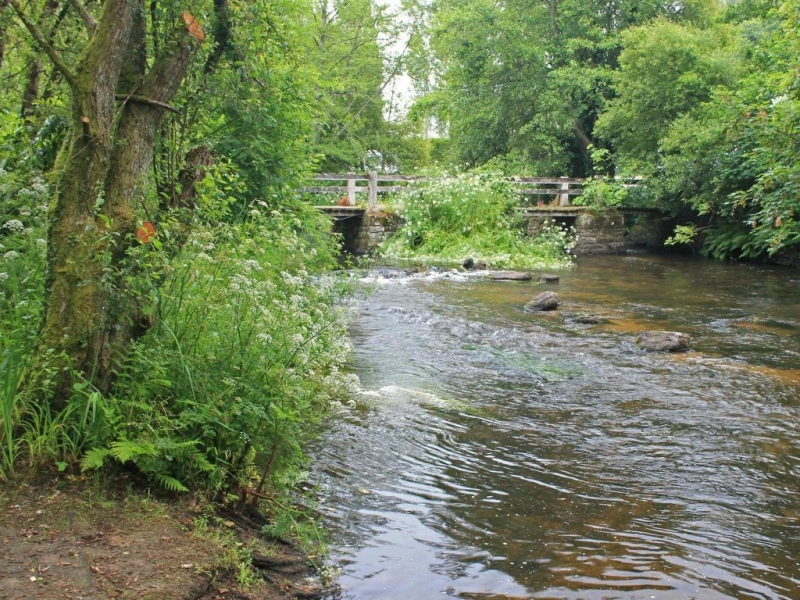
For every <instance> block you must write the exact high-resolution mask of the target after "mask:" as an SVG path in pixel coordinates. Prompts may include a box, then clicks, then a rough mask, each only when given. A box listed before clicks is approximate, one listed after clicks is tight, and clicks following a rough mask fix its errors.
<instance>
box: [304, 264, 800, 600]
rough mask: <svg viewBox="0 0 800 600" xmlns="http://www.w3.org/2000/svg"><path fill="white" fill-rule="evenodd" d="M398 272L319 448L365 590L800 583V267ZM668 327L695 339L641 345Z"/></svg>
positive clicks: (736, 592) (335, 547)
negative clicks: (678, 349)
mask: <svg viewBox="0 0 800 600" xmlns="http://www.w3.org/2000/svg"><path fill="white" fill-rule="evenodd" d="M379 273H380V272H379ZM397 274H398V273H397V272H387V271H384V272H383V275H379V274H378V275H375V276H372V277H369V278H367V284H366V285H368V286H369V287H370V288H372V292H371V294H370V295H369V296H368V297H367V298H366V299H365V300H364V301H363V302H362V303H361V307H360V311H359V316H358V318H357V319H356V320H355V322H354V324H353V326H352V337H353V341H354V345H355V352H354V356H353V360H352V369H353V371H354V372H355V373H356V374H357V375H358V376H359V378H360V381H361V388H362V392H361V393H360V394H359V395H358V397H357V398H356V402H355V403H354V405H353V406H351V407H349V408H346V409H343V410H342V411H341V413H340V414H338V415H337V416H336V418H335V419H333V420H332V423H331V425H330V427H329V428H328V430H327V431H326V432H325V434H324V435H323V437H322V439H321V440H319V441H318V442H317V444H316V446H315V448H314V449H313V452H312V460H313V464H314V473H313V479H314V481H315V483H316V484H317V485H318V489H319V494H320V509H321V511H322V513H323V514H324V515H326V525H327V526H328V527H329V528H330V530H331V532H332V534H331V535H332V557H331V560H332V561H333V562H335V563H337V564H339V565H340V566H341V569H342V572H341V577H340V579H339V582H340V584H341V587H342V591H341V596H340V597H341V598H343V599H354V600H368V599H369V600H377V599H403V600H428V599H434V598H465V599H482V600H490V599H491V600H499V599H509V598H536V599H544V598H547V599H571V600H577V599H582V600H601V599H603V600H606V599H612V598H614V599H616V598H619V599H626V600H634V599H637V600H638V599H648V600H649V599H657V600H664V599H679V598H687V599H688V598H692V599H696V600H712V599H713V600H719V599H727V598H769V599H773V598H774V599H793V600H794V599H798V598H800V273H799V272H797V271H789V270H781V269H772V268H768V267H762V266H753V265H731V264H720V263H714V262H710V261H704V260H699V259H698V260H693V259H689V258H685V259H684V258H675V257H659V256H650V255H629V256H613V257H585V258H581V259H579V261H578V263H577V266H576V267H575V268H573V269H570V270H568V271H564V272H560V273H558V274H559V275H560V276H561V280H560V282H559V283H558V284H543V283H537V282H536V281H535V279H534V281H533V282H525V283H520V282H496V281H488V280H486V279H485V278H484V277H480V276H475V275H472V276H469V275H463V274H456V273H455V272H452V273H439V274H421V275H414V276H401V277H396V275H397ZM545 290H552V291H556V292H557V293H558V294H559V296H560V299H561V305H560V307H559V310H558V311H556V312H554V313H540V314H531V313H526V312H524V311H523V310H522V307H523V305H524V304H525V303H526V302H527V301H528V300H530V299H531V298H532V297H533V296H535V295H536V294H537V293H539V292H540V291H545ZM575 314H591V315H594V316H596V317H598V318H599V320H600V323H597V324H594V325H589V324H581V323H578V322H576V321H575V319H574V315H575ZM662 329H665V330H671V331H681V332H685V333H688V334H690V335H691V336H692V344H691V351H690V352H687V353H682V354H657V353H646V352H642V351H640V350H639V349H638V348H637V347H636V344H635V339H636V335H637V334H638V333H640V332H643V331H648V330H662Z"/></svg>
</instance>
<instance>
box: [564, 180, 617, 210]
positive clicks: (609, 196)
mask: <svg viewBox="0 0 800 600" xmlns="http://www.w3.org/2000/svg"><path fill="white" fill-rule="evenodd" d="M627 199H628V188H627V187H626V186H625V185H623V184H620V183H616V182H614V180H608V179H592V180H591V181H587V182H586V185H585V186H584V187H583V194H582V195H581V196H578V197H577V198H575V200H573V202H572V203H573V204H575V205H576V206H594V207H597V208H606V207H614V208H619V207H620V206H622V205H624V204H626V200H627Z"/></svg>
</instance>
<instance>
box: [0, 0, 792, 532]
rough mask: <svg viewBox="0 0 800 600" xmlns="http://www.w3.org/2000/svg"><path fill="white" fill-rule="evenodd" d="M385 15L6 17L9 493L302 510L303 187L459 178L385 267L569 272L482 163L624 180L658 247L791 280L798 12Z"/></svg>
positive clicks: (554, 231) (0, 138)
mask: <svg viewBox="0 0 800 600" xmlns="http://www.w3.org/2000/svg"><path fill="white" fill-rule="evenodd" d="M403 11H404V14H405V17H407V18H404V19H399V18H396V17H397V15H396V14H393V13H392V12H391V10H389V9H387V8H385V7H380V6H378V5H377V3H374V2H372V1H370V0H349V1H347V2H344V1H339V0H314V1H309V2H292V1H288V0H255V1H254V2H249V3H246V4H241V3H229V2H227V1H225V0H220V1H215V2H211V1H210V0H198V1H197V2H192V3H191V5H182V4H179V3H177V2H175V1H174V0H154V1H153V2H150V3H149V4H147V5H146V4H145V3H144V2H143V0H106V1H105V2H103V3H84V2H80V1H79V0H73V1H71V2H62V1H61V0H47V1H45V0H34V1H31V2H26V3H24V4H23V3H20V2H19V1H18V0H6V1H5V2H0V353H1V354H0V382H2V387H1V388H0V478H2V479H3V480H17V481H19V480H20V479H24V478H26V477H29V476H31V474H32V473H33V474H39V475H41V474H48V475H51V474H56V473H64V475H65V476H76V475H75V474H76V473H79V472H81V471H82V470H83V471H84V472H86V473H89V472H93V471H96V470H100V469H101V468H103V469H106V471H103V472H107V471H108V470H110V471H113V470H115V469H116V468H121V469H122V470H133V471H135V472H136V473H137V474H138V475H139V476H143V478H144V479H143V480H144V481H145V482H147V483H146V485H153V486H155V487H159V488H162V489H166V490H168V491H170V492H173V493H177V492H180V491H184V490H189V491H190V492H196V493H202V494H206V495H209V496H213V497H216V498H218V499H222V500H223V501H233V500H234V499H235V500H236V501H237V502H238V503H239V505H244V504H248V503H250V502H254V501H255V499H258V500H259V501H263V502H262V505H264V506H266V505H269V506H270V507H271V508H272V509H274V510H276V511H278V512H280V510H283V513H281V515H282V516H281V515H279V516H275V518H274V519H273V521H272V523H271V526H272V527H278V528H284V525H285V524H286V523H291V522H293V521H296V520H297V519H295V518H294V515H293V514H292V512H291V510H284V509H288V508H290V507H291V505H292V503H291V502H289V501H287V500H286V499H285V495H286V494H288V493H289V490H291V489H292V487H293V485H294V484H295V483H296V482H298V481H300V480H302V479H303V477H304V464H303V453H302V447H303V442H304V441H305V440H306V439H307V437H308V436H309V435H310V434H311V433H312V432H313V430H314V428H315V425H316V424H317V423H319V422H320V421H321V420H322V419H323V418H324V417H325V415H326V414H328V413H327V411H328V409H329V407H330V406H332V405H334V404H335V403H336V402H337V401H339V400H340V399H343V398H346V397H347V393H348V389H349V388H350V387H352V385H353V381H351V380H350V379H348V377H347V376H346V375H345V373H344V371H343V369H342V366H343V364H344V361H345V360H346V355H347V351H348V342H347V333H346V323H347V318H348V308H347V306H348V302H349V299H350V298H351V297H352V294H353V289H352V288H351V287H350V285H349V283H348V282H346V281H344V280H342V279H339V278H337V277H335V276H333V275H332V271H333V270H334V268H335V267H336V266H337V265H336V261H335V255H336V254H337V248H336V245H335V241H334V240H333V239H332V238H331V237H330V236H329V235H328V230H329V224H328V223H327V222H325V221H324V219H323V218H322V217H321V216H320V215H317V214H316V213H314V212H313V211H311V210H310V209H309V208H308V207H307V206H304V205H302V204H301V203H300V202H299V201H298V200H297V196H296V193H295V191H294V190H296V189H297V188H299V187H301V185H302V184H303V182H304V181H305V180H306V178H307V176H308V174H310V173H312V172H313V171H314V170H328V171H344V170H363V169H366V168H374V169H382V168H385V169H387V170H399V171H401V172H403V173H412V172H421V171H422V170H424V169H431V168H435V166H436V165H435V163H437V162H438V163H439V164H440V165H441V167H439V168H447V169H449V170H450V171H452V172H459V173H461V174H460V175H456V176H452V177H449V178H446V179H445V180H443V181H442V182H441V183H440V184H432V185H431V186H430V187H429V188H426V189H423V190H421V191H420V192H418V193H416V194H409V195H407V196H406V197H403V198H399V199H398V206H399V207H400V208H399V210H401V211H402V212H403V214H404V216H405V217H406V219H407V220H408V226H407V228H406V229H405V230H404V231H403V232H402V233H401V234H400V235H399V236H397V237H396V238H395V239H394V240H392V241H391V242H389V244H388V245H387V246H386V248H385V252H386V253H387V255H389V256H400V257H417V258H425V259H426V260H427V259H435V260H446V261H453V260H458V261H461V260H463V259H464V258H467V257H469V256H473V257H475V258H478V259H483V260H486V261H487V262H490V263H492V264H494V265H496V266H519V267H539V266H542V267H544V266H547V267H550V266H557V265H567V264H568V263H569V256H568V251H569V249H570V244H571V239H570V235H571V234H570V233H569V232H568V231H561V230H560V229H558V228H551V229H550V230H547V231H544V232H543V233H542V234H541V235H540V236H539V237H538V238H536V239H534V240H525V239H524V236H522V235H521V233H522V232H521V230H520V223H519V222H518V221H517V220H516V219H515V217H514V214H513V211H512V210H511V196H510V195H509V194H508V191H507V190H506V189H505V188H504V187H503V184H502V183H501V181H500V178H499V177H498V176H495V175H491V174H490V173H492V172H495V171H497V172H502V174H503V175H536V176H565V175H569V176H593V175H597V176H603V175H609V174H611V173H617V174H626V175H632V176H642V177H643V178H644V179H643V180H642V182H641V185H640V186H638V188H637V192H636V195H637V197H636V199H635V201H636V203H637V205H649V206H654V207H657V208H659V209H662V210H665V211H667V212H669V213H671V214H672V215H674V216H675V218H676V219H677V220H678V222H680V224H681V226H680V227H679V228H678V229H677V230H676V232H675V235H674V236H673V241H674V242H675V243H678V244H688V245H691V246H692V247H693V248H695V249H698V250H700V251H701V252H705V253H707V254H711V255H713V256H715V257H717V258H731V257H733V258H736V257H742V258H748V259H759V260H760V259H767V258H768V259H772V260H785V261H786V262H791V261H792V256H793V253H794V254H796V252H797V249H798V247H800V229H799V228H800V219H798V216H797V210H798V206H797V188H798V181H800V175H799V174H798V173H799V171H798V163H797V161H796V156H797V154H798V140H800V137H798V135H797V124H798V122H799V120H800V85H798V81H799V80H798V78H799V77H800V74H798V71H797V68H796V66H797V65H796V62H797V61H796V57H797V56H798V53H799V52H800V32H799V30H798V27H797V22H798V18H799V17H800V8H798V6H797V3H796V2H789V1H786V2H780V1H778V0H740V1H739V2H734V3H723V2H718V1H717V0H689V1H686V2H681V3H674V2H662V1H659V0H648V1H646V2H626V1H623V2H616V3H608V2H605V1H600V0H598V1H594V0H593V1H589V2H587V1H585V0H563V1H560V2H534V3H530V2H519V1H517V0H508V1H503V2H501V1H498V0H480V1H479V2H470V3H467V4H465V3H463V2H461V1H459V0H443V1H441V2H436V3H432V4H431V3H424V2H416V1H414V0H410V1H409V2H406V3H404V5H403ZM403 28H405V30H406V33H407V34H408V35H409V37H408V38H407V47H406V51H405V52H403V53H401V54H399V55H398V54H397V53H393V52H392V51H391V50H390V45H391V41H392V40H394V39H397V35H398V32H399V31H400V30H401V29H403ZM403 71H405V72H407V73H408V74H409V75H410V76H411V78H412V80H413V81H414V86H415V89H416V91H417V92H418V97H417V98H416V100H415V102H414V104H413V106H412V107H411V109H410V110H409V112H408V114H407V115H406V116H405V117H403V118H396V117H397V114H398V113H397V111H396V110H395V108H396V107H395V106H392V103H391V100H389V99H388V98H393V97H394V96H391V95H390V94H388V90H389V89H391V86H392V81H393V77H394V76H395V75H397V74H398V73H401V72H403ZM388 116H392V117H393V118H388ZM432 125H435V126H436V127H437V129H438V131H439V132H440V133H441V134H442V137H434V138H432V137H430V136H428V135H426V131H429V130H430V127H431V126H432ZM590 190H591V191H592V193H591V194H589V195H588V197H587V198H586V199H585V201H586V202H590V203H593V204H596V205H599V206H616V205H618V204H620V203H622V202H625V203H628V202H630V201H632V199H631V198H630V197H629V195H628V191H626V190H625V189H623V188H620V187H618V186H615V184H614V183H613V182H605V181H604V182H600V183H597V184H595V185H594V186H593V187H590ZM281 507H283V508H281Z"/></svg>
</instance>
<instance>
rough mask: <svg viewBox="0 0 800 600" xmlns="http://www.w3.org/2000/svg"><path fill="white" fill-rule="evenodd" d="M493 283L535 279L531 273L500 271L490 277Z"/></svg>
mask: <svg viewBox="0 0 800 600" xmlns="http://www.w3.org/2000/svg"><path fill="white" fill-rule="evenodd" d="M489 279H491V280H492V281H530V280H531V279H533V277H532V276H531V274H530V273H523V272H521V271H499V272H497V273H492V274H491V275H489Z"/></svg>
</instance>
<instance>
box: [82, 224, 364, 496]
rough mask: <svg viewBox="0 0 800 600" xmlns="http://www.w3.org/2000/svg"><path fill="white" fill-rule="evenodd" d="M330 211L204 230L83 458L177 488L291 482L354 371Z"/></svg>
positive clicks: (164, 294) (167, 285)
mask: <svg viewBox="0 0 800 600" xmlns="http://www.w3.org/2000/svg"><path fill="white" fill-rule="evenodd" d="M321 218H322V216H321V215H320V216H317V215H316V214H315V213H310V212H302V213H300V215H299V216H298V213H297V212H296V211H291V210H289V211H283V212H280V211H272V212H271V213H270V214H267V215H262V214H261V213H260V211H259V210H253V211H251V215H250V218H249V220H248V221H247V222H245V223H241V224H236V225H231V224H226V225H222V224H220V225H219V226H218V227H202V228H200V229H198V230H196V231H195V232H194V233H193V234H192V236H191V237H190V239H189V240H188V242H187V243H186V245H185V246H184V248H183V250H182V252H181V253H180V254H179V255H178V256H177V258H176V259H175V260H173V261H171V262H170V264H169V266H168V268H167V271H166V278H165V281H164V283H163V285H161V286H160V289H159V291H158V293H157V295H156V296H155V297H154V304H153V307H152V318H153V319H154V325H153V327H152V328H151V329H150V331H149V332H148V333H147V335H146V336H145V337H144V338H143V339H142V340H140V341H139V342H138V343H137V344H136V347H135V349H134V353H133V357H132V360H131V361H130V362H129V364H128V365H127V368H126V370H125V372H124V373H123V375H122V378H121V380H120V381H119V383H118V385H117V387H116V393H115V397H114V398H112V399H109V400H108V401H106V402H105V405H104V407H103V415H102V421H103V427H101V428H99V429H98V430H97V434H96V439H95V440H93V444H95V448H94V449H93V450H92V451H90V452H89V453H88V454H87V455H86V457H85V459H84V461H83V466H84V468H94V467H98V466H100V465H102V464H103V463H104V461H106V460H107V459H109V458H113V459H116V460H118V461H120V462H132V463H134V464H135V465H136V466H137V467H138V468H139V469H140V470H141V471H143V472H144V473H146V474H147V475H148V476H150V477H151V478H153V479H154V480H156V481H158V482H159V483H160V484H161V485H163V486H164V487H167V488H168V489H172V490H176V491H179V490H185V489H187V487H190V486H192V487H201V488H208V489H225V488H233V489H242V488H244V487H246V486H248V485H249V484H250V480H251V479H252V478H253V477H255V476H256V471H255V467H256V465H259V466H260V467H261V469H262V472H261V476H260V481H261V483H260V484H259V487H260V486H262V485H263V484H264V483H265V482H266V481H270V482H272V483H276V484H280V483H281V482H282V481H284V482H285V480H286V479H287V478H291V477H292V473H293V472H294V471H296V470H297V468H298V467H299V466H300V465H301V464H302V458H303V453H302V442H303V441H304V440H305V438H306V437H307V436H309V435H310V431H312V430H313V425H314V424H315V423H317V422H318V421H319V419H320V418H321V417H322V416H323V415H324V414H325V413H326V411H327V409H328V408H329V405H330V403H331V402H333V401H334V400H336V399H337V398H341V397H344V396H345V395H346V394H347V390H348V385H350V384H351V383H352V382H351V380H350V379H349V378H348V377H347V376H346V375H345V374H344V373H342V371H341V370H340V369H341V366H342V364H343V363H344V361H345V359H346V358H347V356H348V353H349V349H350V347H349V341H348V336H347V329H346V327H347V323H348V319H349V315H350V308H348V305H347V302H346V300H347V298H348V296H349V294H350V291H351V290H350V288H349V284H348V283H347V282H346V281H343V280H341V279H338V278H336V277H334V276H330V275H315V274H314V272H315V271H317V272H319V271H321V270H323V269H324V268H325V267H326V266H328V265H330V264H331V262H330V261H331V257H332V250H333V248H332V247H331V246H325V245H323V246H320V244H319V238H318V237H317V236H316V234H313V235H312V233H310V232H313V231H315V230H317V228H318V226H319V225H320V221H319V220H318V219H321Z"/></svg>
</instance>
